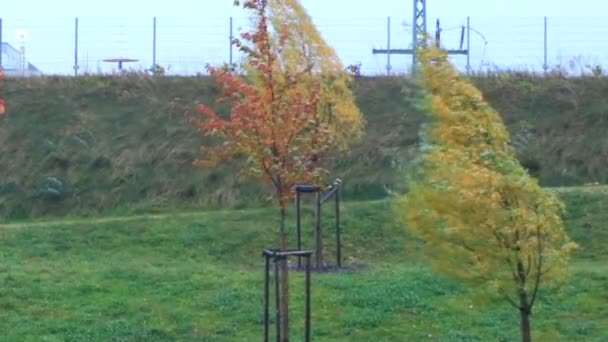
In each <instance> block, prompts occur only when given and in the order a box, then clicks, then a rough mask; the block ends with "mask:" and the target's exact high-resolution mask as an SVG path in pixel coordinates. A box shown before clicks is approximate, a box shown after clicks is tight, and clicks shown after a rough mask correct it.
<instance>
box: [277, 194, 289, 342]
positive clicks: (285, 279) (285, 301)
mask: <svg viewBox="0 0 608 342" xmlns="http://www.w3.org/2000/svg"><path fill="white" fill-rule="evenodd" d="M280 216H281V222H280V236H281V238H280V239H281V251H285V250H287V232H286V231H285V218H286V212H285V205H284V204H283V201H282V200H281V208H280ZM288 272H289V270H288V264H287V258H285V259H283V260H281V278H280V281H281V322H280V323H279V322H277V324H281V329H280V330H281V341H285V342H286V341H289V276H288V274H289V273H288Z"/></svg>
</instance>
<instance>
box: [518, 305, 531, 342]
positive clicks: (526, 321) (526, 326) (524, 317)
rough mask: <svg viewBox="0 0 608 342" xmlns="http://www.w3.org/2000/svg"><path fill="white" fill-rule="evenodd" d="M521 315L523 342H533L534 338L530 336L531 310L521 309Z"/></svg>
mask: <svg viewBox="0 0 608 342" xmlns="http://www.w3.org/2000/svg"><path fill="white" fill-rule="evenodd" d="M519 315H520V318H521V320H520V321H521V323H520V328H521V340H522V342H531V341H532V336H531V335H530V310H528V309H527V308H526V309H520V310H519Z"/></svg>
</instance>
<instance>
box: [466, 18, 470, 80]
mask: <svg viewBox="0 0 608 342" xmlns="http://www.w3.org/2000/svg"><path fill="white" fill-rule="evenodd" d="M470 73H471V17H467V75H469V74H470Z"/></svg>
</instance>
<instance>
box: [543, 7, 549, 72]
mask: <svg viewBox="0 0 608 342" xmlns="http://www.w3.org/2000/svg"><path fill="white" fill-rule="evenodd" d="M544 33H545V35H544V64H543V69H544V70H545V72H547V69H549V65H548V64H547V17H546V16H545V23H544Z"/></svg>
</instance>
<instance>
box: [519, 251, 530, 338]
mask: <svg viewBox="0 0 608 342" xmlns="http://www.w3.org/2000/svg"><path fill="white" fill-rule="evenodd" d="M517 273H518V276H519V281H520V284H519V316H520V330H521V340H522V342H531V341H532V336H531V335H530V313H531V312H532V307H531V306H530V301H529V300H528V292H527V291H526V273H525V271H524V265H523V264H522V262H521V261H518V262H517Z"/></svg>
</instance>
